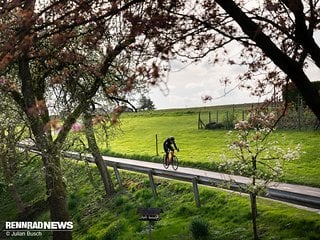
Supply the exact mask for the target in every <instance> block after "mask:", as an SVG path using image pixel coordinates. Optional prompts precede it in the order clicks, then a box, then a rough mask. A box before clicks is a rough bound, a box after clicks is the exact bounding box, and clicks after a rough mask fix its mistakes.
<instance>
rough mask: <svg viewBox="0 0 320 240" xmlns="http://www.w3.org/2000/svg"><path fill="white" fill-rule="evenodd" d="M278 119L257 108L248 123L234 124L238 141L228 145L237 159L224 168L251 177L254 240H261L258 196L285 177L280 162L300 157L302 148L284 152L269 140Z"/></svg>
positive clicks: (288, 149)
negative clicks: (282, 175) (271, 184)
mask: <svg viewBox="0 0 320 240" xmlns="http://www.w3.org/2000/svg"><path fill="white" fill-rule="evenodd" d="M276 120H277V119H276V116H275V114H274V113H273V112H267V111H266V110H264V109H254V110H253V111H252V112H251V113H250V116H249V119H248V120H247V121H241V122H239V123H237V124H236V125H235V130H236V131H237V135H236V139H235V140H234V141H232V142H231V143H230V145H229V150H230V151H231V152H233V154H234V158H233V159H231V160H227V161H226V163H222V168H223V169H225V170H226V171H227V172H231V173H232V174H234V170H235V169H236V170H237V171H238V172H239V174H240V175H247V176H250V178H251V182H250V183H249V184H248V186H247V191H248V192H249V194H250V200H251V201H250V203H251V215H252V225H253V236H254V239H255V240H257V239H259V234H258V230H257V217H258V214H257V200H256V196H257V195H259V194H261V193H264V192H265V189H266V187H267V185H268V184H269V183H271V182H274V181H276V180H278V178H279V176H280V175H281V174H282V162H281V161H290V160H294V159H298V158H299V157H300V146H297V147H295V149H290V148H287V149H286V150H285V149H283V148H281V147H279V144H278V142H273V141H269V135H270V134H271V133H272V132H273V131H274V126H275V124H276ZM270 162H271V163H270Z"/></svg>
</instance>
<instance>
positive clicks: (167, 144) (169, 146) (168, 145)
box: [163, 136, 179, 164]
mask: <svg viewBox="0 0 320 240" xmlns="http://www.w3.org/2000/svg"><path fill="white" fill-rule="evenodd" d="M173 147H174V148H175V149H176V150H177V151H178V152H179V148H178V147H177V145H176V142H175V139H174V137H173V136H171V137H168V138H167V139H166V140H165V141H164V142H163V149H164V151H165V152H166V161H168V160H169V164H170V163H171V161H172V156H173V152H174V148H173ZM170 151H172V154H171V157H170V159H168V156H169V152H170ZM166 163H167V162H166Z"/></svg>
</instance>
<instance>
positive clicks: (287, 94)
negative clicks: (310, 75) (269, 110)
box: [282, 81, 320, 109]
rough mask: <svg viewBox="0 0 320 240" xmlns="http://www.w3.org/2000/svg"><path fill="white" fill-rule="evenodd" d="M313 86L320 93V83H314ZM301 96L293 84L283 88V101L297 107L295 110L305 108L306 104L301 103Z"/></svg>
mask: <svg viewBox="0 0 320 240" xmlns="http://www.w3.org/2000/svg"><path fill="white" fill-rule="evenodd" d="M312 85H313V86H314V88H316V89H317V90H318V91H320V81H316V82H312ZM300 96H301V95H300V93H299V90H298V89H297V87H296V86H295V85H294V84H293V83H288V84H287V85H285V86H284V87H283V91H282V99H283V100H285V101H288V103H290V104H292V105H293V106H295V109H298V107H302V106H303V107H305V102H303V103H301V100H302V99H301V97H300Z"/></svg>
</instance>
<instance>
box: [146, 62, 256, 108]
mask: <svg viewBox="0 0 320 240" xmlns="http://www.w3.org/2000/svg"><path fill="white" fill-rule="evenodd" d="M171 67H172V71H171V72H170V73H169V78H168V83H167V85H168V89H169V90H168V93H167V94H164V92H163V91H161V90H160V89H159V88H152V89H151V91H150V98H151V99H152V101H153V102H154V104H155V106H156V108H157V109H165V108H185V107H199V106H207V105H209V104H211V105H222V104H235V103H247V102H255V101H257V98H252V97H250V93H249V92H248V91H244V90H239V89H238V88H237V87H236V85H237V83H236V82H233V83H232V85H230V86H227V87H226V86H225V85H224V84H222V83H221V82H220V80H222V79H224V78H227V77H228V78H230V79H231V80H232V79H235V77H236V76H237V75H238V74H239V73H241V72H242V71H243V68H241V67H238V66H230V65H226V64H217V65H213V64H211V63H209V62H208V61H201V62H199V63H197V64H195V63H193V64H189V65H188V64H182V63H181V62H177V61H175V62H173V63H172V66H171ZM231 89H234V90H232V91H230V90H231ZM229 91H230V92H229ZM227 92H229V93H228V94H226V93H227ZM205 95H210V96H212V97H213V101H211V102H208V103H204V102H203V101H202V98H201V97H203V96H205Z"/></svg>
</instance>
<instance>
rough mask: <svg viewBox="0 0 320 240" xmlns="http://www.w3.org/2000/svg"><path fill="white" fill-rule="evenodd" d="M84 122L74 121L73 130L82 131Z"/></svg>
mask: <svg viewBox="0 0 320 240" xmlns="http://www.w3.org/2000/svg"><path fill="white" fill-rule="evenodd" d="M82 127H83V126H82V124H81V123H74V124H73V125H72V127H71V131H72V132H80V131H81V130H82Z"/></svg>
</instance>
